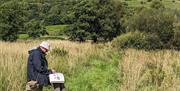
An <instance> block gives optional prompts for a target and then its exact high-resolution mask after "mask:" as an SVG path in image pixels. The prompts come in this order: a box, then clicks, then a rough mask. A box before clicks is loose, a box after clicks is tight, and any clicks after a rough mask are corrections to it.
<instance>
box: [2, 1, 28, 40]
mask: <svg viewBox="0 0 180 91" xmlns="http://www.w3.org/2000/svg"><path fill="white" fill-rule="evenodd" d="M23 6H24V3H21V2H17V1H15V0H12V1H9V2H6V3H4V4H2V5H1V6H0V33H1V37H2V39H3V40H5V41H14V40H16V39H17V34H18V32H19V31H25V30H24V28H23V26H24V22H25V21H26V20H27V17H26V16H27V12H26V10H25V8H24V7H23Z"/></svg>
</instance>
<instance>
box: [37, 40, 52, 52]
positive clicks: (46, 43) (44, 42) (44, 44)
mask: <svg viewBox="0 0 180 91" xmlns="http://www.w3.org/2000/svg"><path fill="white" fill-rule="evenodd" d="M39 46H40V47H43V48H46V49H47V50H49V49H50V45H49V43H48V42H47V41H43V42H42V43H41V44H40V45H39Z"/></svg>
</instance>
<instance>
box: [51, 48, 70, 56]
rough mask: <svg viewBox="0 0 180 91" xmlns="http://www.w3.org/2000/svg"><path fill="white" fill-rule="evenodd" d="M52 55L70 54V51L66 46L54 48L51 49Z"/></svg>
mask: <svg viewBox="0 0 180 91" xmlns="http://www.w3.org/2000/svg"><path fill="white" fill-rule="evenodd" d="M51 55H53V56H66V55H68V51H67V50H65V49H64V48H57V47H56V48H54V49H53V50H52V51H51Z"/></svg>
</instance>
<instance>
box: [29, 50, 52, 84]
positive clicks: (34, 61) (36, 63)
mask: <svg viewBox="0 0 180 91" xmlns="http://www.w3.org/2000/svg"><path fill="white" fill-rule="evenodd" d="M45 55H46V54H45V53H43V52H42V51H41V49H40V48H37V49H33V50H30V51H29V57H28V64H27V76H28V81H31V80H34V81H38V83H39V85H48V84H49V77H48V76H49V74H51V73H52V71H51V70H49V69H48V62H47V60H46V58H45Z"/></svg>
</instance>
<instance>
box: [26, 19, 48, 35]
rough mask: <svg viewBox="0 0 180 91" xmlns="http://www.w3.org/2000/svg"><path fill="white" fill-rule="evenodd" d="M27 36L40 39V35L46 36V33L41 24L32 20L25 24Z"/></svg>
mask: <svg viewBox="0 0 180 91" xmlns="http://www.w3.org/2000/svg"><path fill="white" fill-rule="evenodd" d="M25 28H26V32H27V34H28V35H29V36H30V37H32V38H37V37H40V36H41V35H46V34H48V33H47V32H46V29H45V27H44V26H43V22H40V21H38V20H35V19H32V20H30V21H29V22H27V23H26V24H25Z"/></svg>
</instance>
